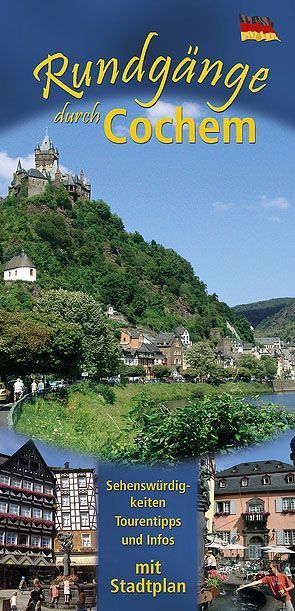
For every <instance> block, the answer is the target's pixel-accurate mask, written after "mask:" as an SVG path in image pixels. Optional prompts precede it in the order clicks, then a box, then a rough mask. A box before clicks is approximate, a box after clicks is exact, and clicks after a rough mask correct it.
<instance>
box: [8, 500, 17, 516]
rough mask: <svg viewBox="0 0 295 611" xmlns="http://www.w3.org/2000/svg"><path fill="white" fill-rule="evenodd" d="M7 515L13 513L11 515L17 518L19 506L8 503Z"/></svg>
mask: <svg viewBox="0 0 295 611" xmlns="http://www.w3.org/2000/svg"><path fill="white" fill-rule="evenodd" d="M14 510H16V511H14ZM8 513H13V515H15V516H18V515H19V505H18V504H17V503H9V508H8Z"/></svg>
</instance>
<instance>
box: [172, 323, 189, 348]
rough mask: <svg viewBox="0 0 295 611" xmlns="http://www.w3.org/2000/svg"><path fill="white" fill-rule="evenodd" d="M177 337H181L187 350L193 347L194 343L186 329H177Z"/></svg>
mask: <svg viewBox="0 0 295 611" xmlns="http://www.w3.org/2000/svg"><path fill="white" fill-rule="evenodd" d="M175 335H177V336H178V337H180V339H181V342H182V345H183V346H184V348H185V349H186V350H187V349H188V348H190V347H191V345H192V341H191V338H190V333H189V331H188V329H185V328H184V327H176V329H175Z"/></svg>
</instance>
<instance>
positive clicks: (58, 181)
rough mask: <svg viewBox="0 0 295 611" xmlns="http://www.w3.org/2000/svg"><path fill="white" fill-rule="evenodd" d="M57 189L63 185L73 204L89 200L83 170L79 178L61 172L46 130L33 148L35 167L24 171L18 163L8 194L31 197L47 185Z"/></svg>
mask: <svg viewBox="0 0 295 611" xmlns="http://www.w3.org/2000/svg"><path fill="white" fill-rule="evenodd" d="M49 184H51V185H53V186H55V187H59V186H60V185H63V186H64V188H65V190H66V191H67V193H68V194H69V196H70V197H71V199H72V200H73V202H75V201H76V200H77V199H78V198H79V197H84V198H86V199H88V200H90V198H91V184H90V182H89V180H87V179H85V176H84V172H83V170H81V171H80V174H79V176H78V175H77V174H76V175H75V176H72V175H71V174H69V173H64V172H62V171H61V169H60V166H59V151H58V149H57V148H56V147H55V146H54V144H53V143H52V142H51V140H50V138H49V136H48V133H47V130H46V133H45V136H44V138H43V141H42V144H41V145H40V144H37V145H36V147H35V167H34V168H30V169H29V170H25V168H23V167H22V165H21V161H20V160H19V161H18V164H17V168H16V171H15V172H14V174H13V177H12V181H11V185H10V186H9V188H8V194H9V195H14V196H18V195H20V193H24V192H25V194H27V195H28V197H32V196H34V195H39V194H40V193H44V191H45V188H46V186H47V185H49Z"/></svg>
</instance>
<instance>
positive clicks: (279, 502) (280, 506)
mask: <svg viewBox="0 0 295 611" xmlns="http://www.w3.org/2000/svg"><path fill="white" fill-rule="evenodd" d="M281 511H283V499H280V498H278V499H276V513H280V512H281Z"/></svg>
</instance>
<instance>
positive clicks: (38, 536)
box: [31, 534, 41, 547]
mask: <svg viewBox="0 0 295 611" xmlns="http://www.w3.org/2000/svg"><path fill="white" fill-rule="evenodd" d="M33 537H35V538H36V540H38V543H33ZM31 545H32V546H33V547H40V546H41V536H40V535H35V534H33V535H31Z"/></svg>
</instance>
